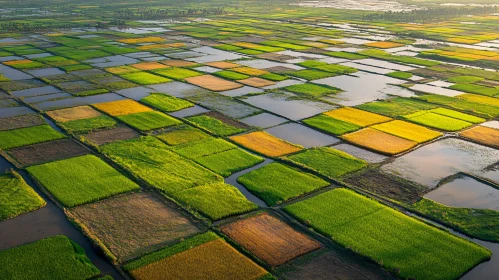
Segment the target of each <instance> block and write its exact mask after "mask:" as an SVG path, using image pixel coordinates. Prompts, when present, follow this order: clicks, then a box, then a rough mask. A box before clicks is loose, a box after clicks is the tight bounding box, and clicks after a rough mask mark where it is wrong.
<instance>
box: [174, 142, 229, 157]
mask: <svg viewBox="0 0 499 280" xmlns="http://www.w3.org/2000/svg"><path fill="white" fill-rule="evenodd" d="M236 148H237V146H236V145H234V144H232V143H230V142H227V141H225V140H223V139H220V138H214V137H209V138H205V139H201V140H199V141H192V142H188V143H185V144H181V145H177V146H175V147H173V148H172V150H173V151H174V152H176V153H177V154H179V155H181V156H184V157H186V158H191V159H193V158H199V157H204V156H207V155H211V154H216V153H221V152H225V151H228V150H232V149H236Z"/></svg>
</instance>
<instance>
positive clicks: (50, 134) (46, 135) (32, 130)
mask: <svg viewBox="0 0 499 280" xmlns="http://www.w3.org/2000/svg"><path fill="white" fill-rule="evenodd" d="M65 137H66V136H65V135H64V134H62V133H60V132H58V131H56V130H54V129H53V128H52V127H50V125H39V126H32V127H25V128H19V129H14V130H6V131H0V149H12V148H17V147H23V146H27V145H31V144H36V143H42V142H48V141H52V140H57V139H62V138H65Z"/></svg>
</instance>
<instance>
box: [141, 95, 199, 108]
mask: <svg viewBox="0 0 499 280" xmlns="http://www.w3.org/2000/svg"><path fill="white" fill-rule="evenodd" d="M140 101H141V102H143V103H145V104H147V105H149V106H151V107H154V108H156V109H158V110H160V111H163V112H175V111H179V110H182V109H185V108H189V107H192V106H194V104H192V103H191V102H189V101H186V100H183V99H180V98H176V97H174V96H171V95H167V94H162V93H152V94H151V95H149V96H147V97H144V98H142V99H141V100H140Z"/></svg>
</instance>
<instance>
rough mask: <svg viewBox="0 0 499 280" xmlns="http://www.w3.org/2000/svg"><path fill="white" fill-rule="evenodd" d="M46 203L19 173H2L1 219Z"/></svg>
mask: <svg viewBox="0 0 499 280" xmlns="http://www.w3.org/2000/svg"><path fill="white" fill-rule="evenodd" d="M45 204H46V203H45V201H44V200H43V199H42V198H41V197H40V196H39V195H38V194H37V193H36V192H35V190H33V189H32V188H31V187H30V186H29V185H28V184H27V183H26V182H25V181H24V179H23V178H22V177H21V176H20V175H19V174H17V173H12V174H5V175H0V221H2V220H5V219H10V218H14V217H16V216H19V215H21V214H23V213H27V212H31V211H34V210H37V209H39V208H41V207H43V206H45ZM0 270H1V269H0Z"/></svg>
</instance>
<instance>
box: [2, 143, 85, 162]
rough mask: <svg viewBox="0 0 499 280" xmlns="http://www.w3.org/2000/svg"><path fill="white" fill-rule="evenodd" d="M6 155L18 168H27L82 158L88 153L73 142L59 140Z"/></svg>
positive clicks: (11, 151) (27, 147)
mask: <svg viewBox="0 0 499 280" xmlns="http://www.w3.org/2000/svg"><path fill="white" fill-rule="evenodd" d="M8 153H9V155H10V156H11V157H12V158H14V159H15V160H16V161H17V162H18V163H19V165H20V166H29V165H34V164H39V163H44V162H49V161H54V160H60V159H66V158H70V157H76V156H82V155H86V154H88V153H89V151H88V150H87V149H85V148H83V147H82V146H80V145H79V144H78V143H76V142H74V141H73V140H70V139H61V140H56V141H50V142H44V143H39V144H34V145H29V146H24V147H20V148H16V149H12V150H9V152H8Z"/></svg>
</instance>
